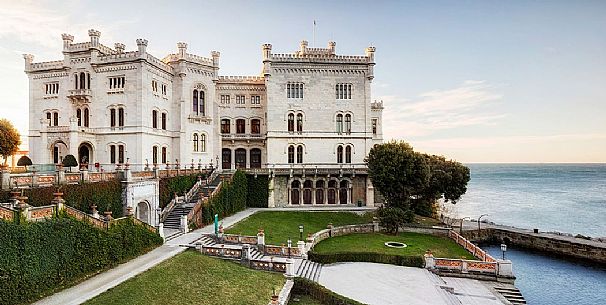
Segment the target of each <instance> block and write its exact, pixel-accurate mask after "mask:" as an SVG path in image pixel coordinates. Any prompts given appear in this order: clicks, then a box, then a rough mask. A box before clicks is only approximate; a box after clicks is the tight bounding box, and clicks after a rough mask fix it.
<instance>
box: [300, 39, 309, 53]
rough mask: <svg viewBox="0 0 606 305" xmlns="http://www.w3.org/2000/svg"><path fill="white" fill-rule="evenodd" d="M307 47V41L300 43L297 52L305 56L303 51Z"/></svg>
mask: <svg viewBox="0 0 606 305" xmlns="http://www.w3.org/2000/svg"><path fill="white" fill-rule="evenodd" d="M307 45H308V42H307V40H303V41H301V44H300V48H301V49H300V50H299V51H300V52H301V54H305V50H306V49H307Z"/></svg>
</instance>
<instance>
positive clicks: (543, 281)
mask: <svg viewBox="0 0 606 305" xmlns="http://www.w3.org/2000/svg"><path fill="white" fill-rule="evenodd" d="M483 248H484V249H485V250H488V252H489V253H490V254H492V255H493V256H494V257H501V249H500V247H499V246H491V247H483ZM505 258H507V259H510V260H511V261H512V262H513V268H514V270H513V271H514V274H515V275H516V276H517V277H518V278H517V279H516V283H515V285H516V287H518V288H519V289H520V291H522V294H523V295H524V298H525V299H526V301H527V302H528V304H529V305H544V304H545V305H547V304H549V305H571V304H574V305H597V304H606V267H596V266H590V265H587V264H577V263H574V262H571V261H567V260H562V259H557V258H553V257H549V256H544V255H540V254H533V253H530V252H526V251H522V250H517V249H508V250H507V252H506V254H505Z"/></svg>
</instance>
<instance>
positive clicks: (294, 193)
mask: <svg viewBox="0 0 606 305" xmlns="http://www.w3.org/2000/svg"><path fill="white" fill-rule="evenodd" d="M290 188H291V189H290V204H299V203H300V200H299V194H300V193H301V190H300V188H301V182H299V181H298V180H295V181H293V182H292V183H291V184H290Z"/></svg>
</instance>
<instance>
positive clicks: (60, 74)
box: [33, 72, 69, 79]
mask: <svg viewBox="0 0 606 305" xmlns="http://www.w3.org/2000/svg"><path fill="white" fill-rule="evenodd" d="M68 75H69V73H67V72H55V73H45V74H37V75H34V77H33V78H34V79H43V78H56V77H66V76H68Z"/></svg>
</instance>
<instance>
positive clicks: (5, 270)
mask: <svg viewBox="0 0 606 305" xmlns="http://www.w3.org/2000/svg"><path fill="white" fill-rule="evenodd" d="M0 244H1V245H2V247H0V287H2V293H0V304H21V303H28V302H32V301H34V300H37V299H39V298H41V297H43V296H45V295H48V294H50V293H52V292H54V291H57V290H61V289H63V288H66V287H69V286H71V285H73V284H75V283H77V282H78V281H80V280H82V279H83V278H85V277H87V276H90V275H91V274H93V273H96V272H98V271H101V270H103V269H105V268H108V267H112V266H116V265H118V264H120V263H122V262H124V261H126V260H128V259H131V258H134V257H136V256H139V255H141V254H143V253H145V252H147V251H149V250H151V249H153V248H155V247H156V246H158V245H161V244H162V238H160V236H158V235H157V234H155V233H152V232H150V231H148V230H147V229H146V228H145V227H143V226H140V225H137V224H135V223H134V222H133V221H132V220H130V219H124V220H120V221H119V222H117V223H115V224H114V225H112V226H111V227H110V228H109V229H108V230H102V229H98V228H95V227H93V226H92V225H91V224H89V223H86V222H81V221H77V220H75V219H72V218H69V217H66V216H61V217H59V218H54V219H49V220H46V221H40V222H31V223H24V224H20V225H18V224H14V223H8V222H4V221H0Z"/></svg>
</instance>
